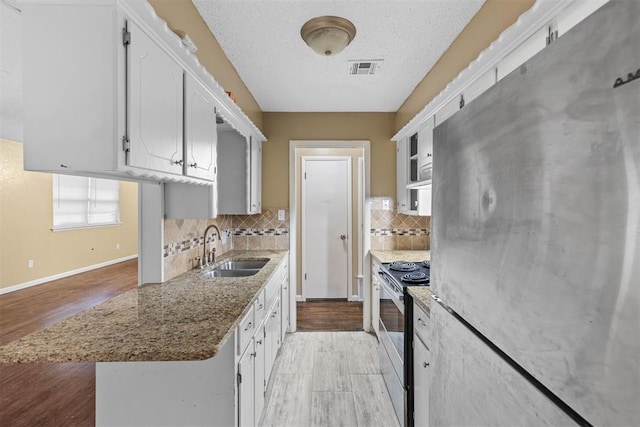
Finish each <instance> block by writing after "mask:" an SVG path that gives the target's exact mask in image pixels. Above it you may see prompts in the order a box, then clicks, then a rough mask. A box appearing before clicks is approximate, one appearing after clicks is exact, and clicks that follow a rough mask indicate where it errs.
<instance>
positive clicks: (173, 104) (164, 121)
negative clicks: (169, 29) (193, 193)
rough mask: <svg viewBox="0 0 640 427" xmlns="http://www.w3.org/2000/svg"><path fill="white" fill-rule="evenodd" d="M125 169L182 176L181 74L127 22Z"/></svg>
mask: <svg viewBox="0 0 640 427" xmlns="http://www.w3.org/2000/svg"><path fill="white" fill-rule="evenodd" d="M127 25H128V29H129V32H130V33H131V44H130V45H129V46H128V48H127V55H128V60H127V66H128V72H127V85H128V88H127V114H128V123H129V129H128V135H129V141H130V151H129V152H128V153H127V165H129V166H135V167H140V168H145V169H151V170H155V171H161V172H169V173H175V174H180V175H181V174H182V164H183V158H182V145H183V144H182V105H183V96H182V95H183V70H182V68H181V67H180V66H179V65H178V64H177V63H175V62H174V61H173V60H172V59H171V58H170V57H169V55H167V53H166V52H165V51H164V50H162V48H160V46H158V45H157V44H156V43H155V42H154V41H153V40H151V38H149V36H147V35H146V34H145V33H144V32H143V31H142V30H141V29H140V28H139V27H138V26H137V25H136V24H135V23H133V22H131V21H129V22H128V24H127Z"/></svg>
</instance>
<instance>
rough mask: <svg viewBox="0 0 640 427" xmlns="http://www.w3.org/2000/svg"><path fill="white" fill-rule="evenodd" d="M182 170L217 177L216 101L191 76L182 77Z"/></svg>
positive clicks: (202, 176)
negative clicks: (183, 78) (183, 116)
mask: <svg viewBox="0 0 640 427" xmlns="http://www.w3.org/2000/svg"><path fill="white" fill-rule="evenodd" d="M184 87H185V97H184V100H185V123H184V155H185V164H184V172H185V174H186V175H189V176H193V177H196V178H202V179H206V180H209V181H215V180H216V172H217V169H216V167H217V164H216V147H217V144H218V129H217V124H216V102H215V99H214V98H213V96H212V95H211V93H210V92H209V91H208V90H207V89H206V88H205V87H204V86H203V85H202V84H200V83H199V82H198V81H197V80H196V79H195V78H194V77H193V76H191V75H190V74H187V75H186V76H185V86H184Z"/></svg>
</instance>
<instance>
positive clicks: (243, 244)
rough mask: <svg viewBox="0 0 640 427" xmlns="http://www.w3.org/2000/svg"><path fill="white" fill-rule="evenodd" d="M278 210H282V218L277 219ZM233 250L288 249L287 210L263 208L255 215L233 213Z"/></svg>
mask: <svg viewBox="0 0 640 427" xmlns="http://www.w3.org/2000/svg"><path fill="white" fill-rule="evenodd" d="M278 210H282V211H284V220H282V221H281V220H278ZM232 226H233V249H234V250H260V249H263V250H269V249H271V250H287V249H289V210H288V209H265V210H263V211H262V213H259V214H256V215H234V216H233V220H232Z"/></svg>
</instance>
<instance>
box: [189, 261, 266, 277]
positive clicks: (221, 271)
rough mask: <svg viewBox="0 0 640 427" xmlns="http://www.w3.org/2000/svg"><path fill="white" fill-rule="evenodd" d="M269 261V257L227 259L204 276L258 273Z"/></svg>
mask: <svg viewBox="0 0 640 427" xmlns="http://www.w3.org/2000/svg"><path fill="white" fill-rule="evenodd" d="M268 262H269V258H254V259H238V260H229V261H225V262H223V263H222V264H220V265H218V266H217V267H216V268H214V269H213V270H210V271H207V272H204V273H202V277H206V278H212V277H247V276H253V275H254V274H256V273H257V272H258V271H260V269H261V268H262V267H264V266H265V265H266V264H267V263H268Z"/></svg>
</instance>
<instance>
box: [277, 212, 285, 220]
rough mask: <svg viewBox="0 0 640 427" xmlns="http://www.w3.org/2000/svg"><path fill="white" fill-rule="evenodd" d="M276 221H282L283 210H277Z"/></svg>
mask: <svg viewBox="0 0 640 427" xmlns="http://www.w3.org/2000/svg"><path fill="white" fill-rule="evenodd" d="M278 221H284V209H278Z"/></svg>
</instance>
